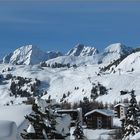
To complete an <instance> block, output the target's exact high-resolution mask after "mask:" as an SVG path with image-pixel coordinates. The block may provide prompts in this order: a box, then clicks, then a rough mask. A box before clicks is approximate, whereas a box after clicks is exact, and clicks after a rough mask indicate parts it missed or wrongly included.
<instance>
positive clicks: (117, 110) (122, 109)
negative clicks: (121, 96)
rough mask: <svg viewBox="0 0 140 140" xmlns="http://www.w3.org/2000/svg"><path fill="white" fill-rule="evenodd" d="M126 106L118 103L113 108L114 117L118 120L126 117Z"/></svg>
mask: <svg viewBox="0 0 140 140" xmlns="http://www.w3.org/2000/svg"><path fill="white" fill-rule="evenodd" d="M127 107H128V104H127V103H118V104H117V105H115V106H114V115H115V117H118V118H123V117H125V115H126V110H127Z"/></svg>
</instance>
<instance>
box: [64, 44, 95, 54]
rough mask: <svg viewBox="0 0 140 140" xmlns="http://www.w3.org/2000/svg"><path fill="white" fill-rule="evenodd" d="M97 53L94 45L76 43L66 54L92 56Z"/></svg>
mask: <svg viewBox="0 0 140 140" xmlns="http://www.w3.org/2000/svg"><path fill="white" fill-rule="evenodd" d="M95 54H98V50H97V49H96V48H94V47H90V46H85V45H83V44H78V45H76V46H75V47H74V48H72V49H71V50H69V51H68V53H67V54H66V55H69V56H93V55H95Z"/></svg>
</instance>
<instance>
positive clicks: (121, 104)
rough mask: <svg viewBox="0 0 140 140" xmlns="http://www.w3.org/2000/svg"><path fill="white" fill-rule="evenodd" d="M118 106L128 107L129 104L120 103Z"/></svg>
mask: <svg viewBox="0 0 140 140" xmlns="http://www.w3.org/2000/svg"><path fill="white" fill-rule="evenodd" d="M118 106H123V107H127V106H128V103H118V104H116V105H115V106H114V107H118Z"/></svg>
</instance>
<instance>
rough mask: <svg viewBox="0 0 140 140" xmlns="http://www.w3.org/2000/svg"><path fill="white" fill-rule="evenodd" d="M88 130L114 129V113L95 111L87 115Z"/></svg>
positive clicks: (101, 110) (103, 110)
mask: <svg viewBox="0 0 140 140" xmlns="http://www.w3.org/2000/svg"><path fill="white" fill-rule="evenodd" d="M85 119H86V124H87V128H92V129H102V128H103V129H111V128H112V127H113V111H112V110H106V109H95V110H92V111H90V112H88V113H86V114H85Z"/></svg>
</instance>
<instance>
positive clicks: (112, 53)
mask: <svg viewBox="0 0 140 140" xmlns="http://www.w3.org/2000/svg"><path fill="white" fill-rule="evenodd" d="M132 51H133V49H132V48H130V47H127V46H125V45H123V44H121V43H114V44H111V45H109V46H108V47H106V48H105V50H104V53H103V54H102V62H103V63H110V62H113V61H114V60H117V59H119V58H120V57H121V56H125V55H128V54H130V53H131V52H132Z"/></svg>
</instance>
